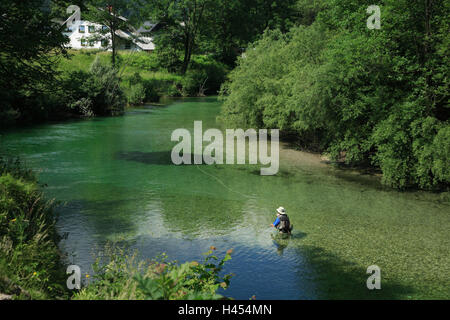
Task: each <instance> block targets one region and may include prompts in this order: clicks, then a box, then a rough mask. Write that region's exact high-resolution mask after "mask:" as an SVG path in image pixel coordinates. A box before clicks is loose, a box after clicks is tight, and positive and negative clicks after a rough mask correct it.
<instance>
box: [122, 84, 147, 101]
mask: <svg viewBox="0 0 450 320" xmlns="http://www.w3.org/2000/svg"><path fill="white" fill-rule="evenodd" d="M127 95H128V97H127V99H128V103H129V104H131V105H138V104H142V103H144V102H145V101H146V90H145V88H144V85H143V84H142V83H137V84H134V85H132V86H131V88H130V90H129V91H128V92H127Z"/></svg>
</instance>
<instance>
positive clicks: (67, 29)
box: [64, 27, 72, 33]
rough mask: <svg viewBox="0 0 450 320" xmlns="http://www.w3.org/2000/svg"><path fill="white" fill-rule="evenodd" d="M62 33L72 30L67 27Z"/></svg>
mask: <svg viewBox="0 0 450 320" xmlns="http://www.w3.org/2000/svg"><path fill="white" fill-rule="evenodd" d="M64 32H68V33H69V32H72V28H69V27H67V28H66V29H65V30H64Z"/></svg>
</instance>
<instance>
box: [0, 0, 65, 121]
mask: <svg viewBox="0 0 450 320" xmlns="http://www.w3.org/2000/svg"><path fill="white" fill-rule="evenodd" d="M42 5H43V1H42V0H30V1H11V0H4V1H2V2H1V3H0V16H1V17H0V125H1V124H3V123H6V122H9V121H12V120H15V119H20V118H28V119H29V118H31V117H33V116H34V115H37V114H38V113H39V112H40V110H41V109H42V108H43V106H44V105H45V100H47V96H48V92H50V91H51V90H52V89H53V88H54V86H55V83H56V73H55V70H54V66H55V63H56V62H57V61H58V59H59V57H60V56H61V55H64V54H65V49H64V44H65V42H66V39H65V37H64V36H63V35H62V33H61V29H60V26H59V25H57V24H55V23H53V22H52V21H51V16H50V14H49V13H48V12H46V11H45V10H42Z"/></svg>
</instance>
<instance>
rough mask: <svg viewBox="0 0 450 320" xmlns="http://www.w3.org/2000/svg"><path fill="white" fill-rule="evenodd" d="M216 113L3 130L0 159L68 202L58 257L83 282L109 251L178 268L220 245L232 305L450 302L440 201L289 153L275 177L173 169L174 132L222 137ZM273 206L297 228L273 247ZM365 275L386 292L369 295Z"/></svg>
mask: <svg viewBox="0 0 450 320" xmlns="http://www.w3.org/2000/svg"><path fill="white" fill-rule="evenodd" d="M219 110H220V103H219V102H217V100H216V99H215V98H198V99H185V100H180V101H175V102H173V103H171V104H169V105H167V106H146V107H142V108H136V109H132V110H129V111H128V112H127V113H126V115H125V116H122V117H108V118H94V119H89V120H80V121H71V122H64V123H56V124H45V125H39V126H33V127H28V128H21V129H14V130H10V131H4V132H2V134H1V137H0V139H1V144H0V154H7V155H17V156H20V157H22V158H23V159H24V160H25V161H26V163H27V165H28V166H29V167H31V168H33V169H35V170H38V171H39V180H40V182H42V183H44V184H46V185H47V187H46V188H45V190H46V194H47V195H48V196H49V197H54V198H56V199H57V200H59V201H62V202H64V205H61V206H60V207H59V208H58V210H57V211H58V214H59V219H58V225H57V226H58V230H59V232H60V233H61V234H66V235H67V237H66V239H64V240H63V241H62V242H61V247H62V248H63V250H64V251H65V252H66V253H68V255H69V257H68V260H69V262H70V263H72V264H77V265H79V266H80V267H81V269H82V272H83V273H89V272H91V271H90V269H89V266H90V264H91V263H92V261H93V254H94V253H95V252H96V250H98V249H99V248H101V247H102V246H103V245H104V244H105V243H106V242H108V241H123V242H125V243H127V244H128V245H130V247H131V248H133V249H137V250H138V252H139V255H140V257H141V258H152V257H154V256H156V255H158V254H160V253H162V252H165V253H166V254H167V255H168V257H169V259H176V260H178V261H180V262H184V261H191V260H197V261H201V260H202V253H204V252H206V251H208V249H209V247H210V246H215V247H217V251H218V254H219V255H223V254H224V252H225V251H226V250H228V249H233V254H232V260H230V261H228V262H227V264H226V268H225V272H232V273H234V274H235V276H234V277H233V278H232V280H231V286H230V288H229V289H227V290H226V291H222V293H223V294H225V295H227V296H231V297H234V298H237V299H249V298H250V297H251V296H253V295H255V297H256V299H324V298H362V299H364V298H402V299H408V298H412V299H414V298H449V297H450V293H449V278H448V274H449V273H450V270H449V265H450V263H449V262H450V261H449V254H448V253H449V251H448V250H449V247H450V240H449V230H450V215H449V212H450V210H449V209H450V206H449V203H448V202H445V201H442V200H441V198H440V196H439V194H431V193H427V192H419V191H416V192H397V191H393V190H389V189H387V188H384V187H382V186H381V184H380V178H379V177H377V176H371V175H368V174H362V173H360V172H356V171H351V170H342V169H337V168H334V167H333V166H331V165H329V164H326V163H324V162H323V161H321V159H320V157H319V156H318V155H314V154H308V153H303V152H299V151H296V150H293V149H290V148H288V147H287V146H283V147H282V148H281V150H280V171H279V173H278V174H277V175H275V176H261V175H260V174H259V167H258V166H254V165H253V166H251V165H237V164H236V165H211V166H209V165H201V166H195V165H183V166H175V165H173V164H172V162H171V159H170V152H171V149H172V147H173V146H174V145H175V143H174V142H171V141H170V138H171V133H172V131H173V130H174V129H177V128H187V129H190V130H192V129H193V127H194V121H195V120H202V121H203V129H204V130H206V129H207V128H216V127H219V125H218V124H217V123H216V117H217V115H218V113H219ZM279 206H283V207H285V208H286V210H287V213H288V214H289V216H290V218H291V221H292V223H293V225H294V232H293V235H292V238H291V239H289V240H283V241H278V240H274V239H273V238H272V236H273V231H272V229H271V228H270V226H269V224H270V223H272V222H273V220H274V219H275V209H276V208H278V207H279ZM370 265H377V266H379V267H380V269H381V277H382V278H381V279H382V280H381V283H382V289H381V290H368V289H367V287H366V280H367V278H368V277H369V275H368V274H366V269H367V267H368V266H370Z"/></svg>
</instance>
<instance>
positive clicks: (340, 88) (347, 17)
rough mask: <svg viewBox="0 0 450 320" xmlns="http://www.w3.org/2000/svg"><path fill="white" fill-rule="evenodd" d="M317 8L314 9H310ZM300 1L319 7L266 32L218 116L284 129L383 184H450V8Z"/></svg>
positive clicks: (234, 76) (243, 61) (390, 1)
mask: <svg viewBox="0 0 450 320" xmlns="http://www.w3.org/2000/svg"><path fill="white" fill-rule="evenodd" d="M312 4H317V6H312ZM371 4H372V1H359V0H339V1H338V0H330V1H322V2H321V3H320V4H318V1H309V0H306V1H302V3H299V5H303V6H304V7H305V8H313V9H314V10H317V12H314V10H313V13H312V14H311V15H310V16H311V17H313V19H312V20H311V19H306V20H305V21H304V22H303V23H301V24H300V25H299V26H296V27H293V28H292V29H291V30H290V31H289V32H287V33H283V32H281V31H279V30H273V31H266V32H265V33H264V36H263V37H262V38H261V39H260V40H258V41H256V42H254V43H253V45H252V46H250V47H249V48H248V49H247V50H246V52H245V53H244V54H243V55H242V57H240V58H239V61H238V66H237V68H236V69H235V70H234V71H232V72H231V74H230V76H229V81H228V82H227V83H226V84H225V85H224V86H223V88H222V97H223V99H224V101H225V102H224V105H223V108H222V113H221V116H220V118H221V119H222V121H224V122H225V123H227V124H228V125H229V126H233V127H253V128H279V129H280V130H282V132H283V133H284V134H285V135H288V136H289V137H294V139H295V141H296V143H297V144H298V145H299V146H300V147H302V148H305V149H309V150H316V151H320V152H326V153H328V154H329V155H330V156H331V157H332V158H333V159H334V160H344V161H345V162H346V163H347V164H349V165H354V166H374V167H377V168H380V169H381V171H382V173H383V178H382V181H383V183H384V184H386V185H389V186H392V187H395V188H408V187H420V188H425V189H433V188H438V187H442V186H445V185H446V186H448V184H449V183H450V126H449V113H450V112H449V111H450V110H449V104H448V100H449V79H448V76H449V66H450V63H449V62H450V61H449V48H450V46H449V38H448V34H449V31H450V30H449V21H450V19H449V18H450V16H449V12H450V2H448V1H443V0H442V1H418V0H412V1H410V0H384V1H379V7H380V9H381V10H380V11H381V25H380V27H381V28H380V29H369V28H368V27H367V24H366V22H367V20H368V18H369V16H370V14H368V13H367V12H366V10H367V8H368V6H369V5H371Z"/></svg>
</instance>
